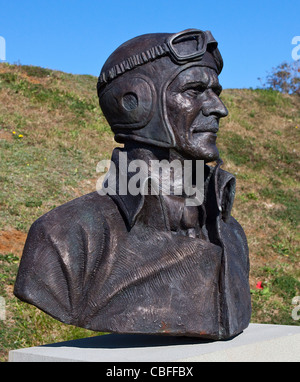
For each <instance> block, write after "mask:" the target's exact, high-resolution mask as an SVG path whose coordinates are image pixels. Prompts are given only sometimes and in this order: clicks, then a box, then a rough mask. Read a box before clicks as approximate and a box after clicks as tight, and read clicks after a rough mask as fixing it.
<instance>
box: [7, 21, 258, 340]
mask: <svg viewBox="0 0 300 382" xmlns="http://www.w3.org/2000/svg"><path fill="white" fill-rule="evenodd" d="M217 45H218V44H217V42H216V41H215V39H214V38H213V36H212V34H211V33H210V32H208V31H206V32H203V31H199V30H195V29H190V30H186V31H183V32H180V33H177V34H167V33H156V34H148V35H142V36H139V37H136V38H134V39H132V40H130V41H128V42H125V43H124V44H123V45H121V46H120V47H119V48H118V49H116V50H115V51H114V52H113V53H112V54H111V56H110V57H109V58H108V60H107V61H106V63H105V64H104V66H103V68H102V71H101V73H100V76H99V80H98V86H97V89H98V96H99V102H100V106H101V109H102V111H103V113H104V115H105V117H106V119H107V121H108V122H109V124H110V126H111V129H112V131H113V132H114V134H115V139H116V141H117V142H120V143H124V148H117V149H115V150H114V151H113V153H112V162H113V163H114V164H115V169H116V171H115V174H114V176H115V180H116V183H115V184H116V190H115V191H116V192H111V193H107V192H106V194H101V195H100V194H99V192H97V191H95V192H93V193H90V194H88V195H84V196H82V197H80V198H77V199H75V200H73V201H70V202H68V203H66V204H64V205H62V206H60V207H57V208H55V209H54V210H52V211H50V212H48V213H47V214H45V215H44V216H42V217H40V218H39V219H38V220H37V221H36V222H35V223H34V224H33V225H32V227H31V229H30V231H29V234H28V239H27V242H26V244H25V248H24V252H23V256H22V259H21V263H20V268H19V272H18V276H17V280H16V284H15V290H14V293H15V295H16V296H17V297H18V298H19V299H21V300H23V301H26V302H28V303H30V304H33V305H36V306H37V307H39V308H40V309H41V310H43V311H45V312H46V313H48V314H50V315H51V316H53V317H54V318H56V319H58V320H60V321H62V322H64V323H68V324H72V325H76V326H80V327H84V328H88V329H92V330H96V331H108V332H116V333H148V334H167V335H180V336H195V337H204V338H211V339H227V338H230V337H232V336H234V335H236V334H238V333H240V332H241V331H243V329H245V328H246V327H247V326H248V324H249V321H250V315H251V302H250V290H249V283H248V276H249V258H248V246H247V240H246V237H245V234H244V231H243V229H242V227H241V226H240V225H239V223H238V222H237V221H236V220H235V219H234V218H233V217H232V216H231V209H232V204H233V199H234V195H235V178H234V176H233V175H232V174H230V173H228V172H226V171H224V170H222V169H221V168H220V166H221V164H222V161H221V160H220V158H219V152H218V149H217V146H216V138H217V134H216V133H217V131H218V129H219V120H220V118H222V117H225V116H226V115H227V113H228V112H227V109H226V107H225V106H224V104H223V103H222V101H221V100H220V98H219V95H220V93H221V89H222V88H221V86H220V84H219V81H218V75H219V74H220V72H221V70H222V67H223V60H222V57H221V55H220V52H219V50H218V47H217ZM120 154H121V155H120ZM124 154H126V155H127V159H128V162H126V165H124V162H122V160H121V159H120V158H123V157H122V155H124ZM133 160H140V161H143V163H146V165H147V166H150V165H151V163H154V162H151V161H154V160H159V161H162V160H166V161H168V162H169V163H170V162H171V161H173V160H176V161H177V163H181V164H183V163H184V161H187V160H188V161H190V162H191V163H192V179H193V180H194V182H195V177H196V173H195V171H196V162H197V161H199V160H202V161H204V162H205V165H204V179H203V182H204V199H203V200H202V202H201V204H199V205H188V203H187V200H188V199H189V198H190V196H189V195H187V194H186V193H185V192H182V193H181V194H178V193H175V192H170V193H169V194H165V193H164V192H161V190H160V191H158V192H157V193H156V194H155V193H150V192H149V193H148V195H147V194H146V195H144V194H142V193H138V194H136V195H133V194H132V193H128V192H127V194H124V192H123V191H122V192H121V189H122V190H123V189H124V184H121V183H120V180H119V179H121V178H120V177H119V176H118V175H120V174H121V173H123V175H124V171H125V178H124V176H123V178H122V179H123V180H124V179H125V183H126V184H125V186H127V183H128V184H129V182H130V181H132V179H133V178H132V177H133V175H134V174H133V173H132V171H131V172H130V171H127V170H128V167H126V166H128V164H129V163H131V161H133ZM213 161H215V162H216V163H217V164H216V165H215V166H212V165H208V163H211V162H213ZM124 166H125V169H124ZM111 177H112V173H111V172H110V173H109V175H108V177H107V178H106V182H105V183H104V186H103V187H104V188H105V187H106V185H107V184H108V183H109V181H110V179H112V178H111ZM159 180H161V179H159ZM193 184H194V183H193ZM148 187H150V183H149V184H148Z"/></svg>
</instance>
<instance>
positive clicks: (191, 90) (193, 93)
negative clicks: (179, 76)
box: [183, 86, 206, 97]
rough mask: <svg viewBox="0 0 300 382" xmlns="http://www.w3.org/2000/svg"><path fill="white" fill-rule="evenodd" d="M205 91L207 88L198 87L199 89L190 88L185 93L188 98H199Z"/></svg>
mask: <svg viewBox="0 0 300 382" xmlns="http://www.w3.org/2000/svg"><path fill="white" fill-rule="evenodd" d="M205 90H206V88H205V87H203V86H197V87H192V88H188V89H186V90H184V91H183V93H184V94H185V95H187V96H188V97H197V96H198V95H199V94H202V93H203V92H204V91H205Z"/></svg>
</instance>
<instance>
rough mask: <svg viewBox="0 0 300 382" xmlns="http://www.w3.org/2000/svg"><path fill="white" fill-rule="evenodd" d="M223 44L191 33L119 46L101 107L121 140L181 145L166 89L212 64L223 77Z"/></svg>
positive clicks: (104, 74)
mask: <svg viewBox="0 0 300 382" xmlns="http://www.w3.org/2000/svg"><path fill="white" fill-rule="evenodd" d="M217 46H218V43H217V42H216V40H215V39H214V38H213V36H212V34H211V32H209V31H205V32H203V31H201V30H198V29H187V30H185V31H183V32H179V33H176V34H171V33H153V34H145V35H141V36H138V37H135V38H133V39H131V40H129V41H127V42H125V43H124V44H122V45H121V46H120V47H119V48H117V49H116V50H115V51H114V52H113V53H112V54H111V55H110V57H109V58H108V59H107V61H106V62H105V64H104V66H103V68H102V70H101V73H100V76H99V79H98V84H97V90H98V96H99V104H100V107H101V109H102V111H103V114H104V116H105V117H106V119H107V121H108V123H109V124H110V126H111V129H112V131H113V132H114V133H115V140H116V141H117V142H120V143H122V142H124V141H126V140H135V141H140V142H144V143H148V144H152V145H155V146H161V147H169V148H171V147H175V139H174V134H173V131H172V127H171V125H170V123H169V122H168V119H167V113H166V112H165V94H166V89H167V87H168V86H169V84H170V83H171V82H172V81H173V79H174V78H175V77H176V76H177V75H178V74H179V73H180V72H182V71H183V70H185V69H187V68H188V67H190V66H195V65H197V66H206V67H209V68H212V69H214V70H215V71H216V72H217V74H220V72H221V70H222V67H223V60H222V57H221V54H220V52H219V50H218V47H217Z"/></svg>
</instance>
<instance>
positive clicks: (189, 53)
mask: <svg viewBox="0 0 300 382" xmlns="http://www.w3.org/2000/svg"><path fill="white" fill-rule="evenodd" d="M208 33H209V34H210V35H208ZM208 37H210V38H208ZM212 40H213V42H214V43H216V41H215V40H214V38H213V37H212V35H211V33H210V32H203V31H201V30H198V29H188V30H186V31H183V32H179V33H176V34H174V35H172V36H170V37H169V38H168V39H167V45H168V48H169V52H170V53H171V56H173V58H174V59H175V61H176V62H177V63H179V64H183V63H186V62H189V61H192V60H194V59H199V58H201V57H202V56H203V55H204V53H205V52H206V50H207V43H208V42H210V43H211V42H212Z"/></svg>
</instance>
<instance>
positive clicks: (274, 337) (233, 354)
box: [9, 324, 300, 362]
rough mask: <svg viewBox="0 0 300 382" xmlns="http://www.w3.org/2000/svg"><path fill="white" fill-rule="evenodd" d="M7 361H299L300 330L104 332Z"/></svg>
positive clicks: (23, 351)
mask: <svg viewBox="0 0 300 382" xmlns="http://www.w3.org/2000/svg"><path fill="white" fill-rule="evenodd" d="M9 361H10V362H41V361H42V362H59V361H63V362H66V361H67V362H201V361H227V362H228V361H235V362H237V361H242V362H245V361H254V362H260V361H277V362H278V361H283V362H288V361H294V362H296V361H300V327H299V326H288V325H266V324H250V325H249V327H248V328H247V329H245V330H244V332H242V333H241V334H239V335H238V336H236V337H234V338H232V339H230V340H226V341H208V340H206V341H204V340H199V339H197V338H188V337H167V336H149V335H126V334H107V335H102V336H95V337H89V338H83V339H79V340H72V341H67V342H59V343H54V344H48V345H43V346H37V347H31V348H25V349H18V350H11V351H10V352H9Z"/></svg>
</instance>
